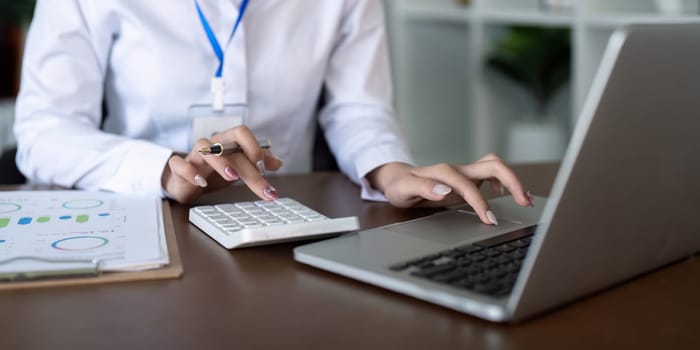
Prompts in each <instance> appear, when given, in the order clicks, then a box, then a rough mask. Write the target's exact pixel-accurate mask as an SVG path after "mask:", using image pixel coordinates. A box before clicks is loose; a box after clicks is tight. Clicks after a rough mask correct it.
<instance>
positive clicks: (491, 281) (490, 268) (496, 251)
mask: <svg viewBox="0 0 700 350" xmlns="http://www.w3.org/2000/svg"><path fill="white" fill-rule="evenodd" d="M535 227H536V226H530V227H526V228H523V229H520V230H517V231H513V232H509V233H506V234H504V235H500V236H497V237H493V238H489V239H486V240H483V241H479V242H475V243H472V244H468V245H464V246H460V247H457V248H454V249H449V250H445V251H441V252H438V253H435V254H430V255H427V256H423V257H420V258H417V259H412V260H409V261H404V262H400V263H398V264H394V265H391V266H389V269H391V270H393V271H397V272H398V271H408V273H410V275H412V276H415V277H419V278H425V279H428V280H431V281H433V282H437V283H441V284H446V285H450V286H453V287H457V288H461V289H467V290H470V291H473V292H477V293H481V294H486V295H490V296H494V297H502V296H506V295H508V294H510V292H511V291H512V290H513V286H514V285H515V280H516V278H517V277H518V272H520V267H521V265H522V262H523V259H525V255H526V254H527V251H528V248H529V247H530V241H531V239H532V238H531V237H532V234H533V233H534V232H535Z"/></svg>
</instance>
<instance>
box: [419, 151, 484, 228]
mask: <svg viewBox="0 0 700 350" xmlns="http://www.w3.org/2000/svg"><path fill="white" fill-rule="evenodd" d="M412 173H413V174H414V175H416V176H420V177H424V178H430V179H434V180H437V181H439V182H442V183H444V184H445V185H447V186H450V187H451V188H452V189H453V190H454V191H456V192H457V193H458V194H459V195H460V196H462V198H464V200H465V201H466V202H467V203H469V205H471V207H472V208H474V211H475V212H476V214H477V215H479V218H480V219H481V221H482V222H483V223H485V224H498V221H497V220H496V219H495V215H494V214H493V213H492V212H491V210H490V209H489V206H488V203H487V202H486V200H485V199H484V197H483V196H482V195H481V192H479V189H478V188H477V187H476V186H475V185H474V183H473V182H472V181H470V180H469V179H468V178H466V177H465V176H464V175H463V174H461V173H460V172H459V171H457V170H456V169H455V168H454V167H452V166H451V165H449V164H437V165H433V166H428V167H423V168H416V169H413V170H412Z"/></svg>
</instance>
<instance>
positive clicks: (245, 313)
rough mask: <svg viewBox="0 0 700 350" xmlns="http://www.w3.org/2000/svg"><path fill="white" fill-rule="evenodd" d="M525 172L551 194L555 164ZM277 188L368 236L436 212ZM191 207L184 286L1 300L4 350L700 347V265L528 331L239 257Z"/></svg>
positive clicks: (183, 232)
mask: <svg viewBox="0 0 700 350" xmlns="http://www.w3.org/2000/svg"><path fill="white" fill-rule="evenodd" d="M516 171H517V172H518V174H519V175H520V177H521V179H522V180H523V181H524V182H525V183H526V185H527V187H528V188H530V189H532V190H533V192H534V193H535V194H540V195H546V194H547V193H548V191H549V187H550V185H551V182H552V179H553V176H554V174H555V171H556V166H553V165H541V166H533V165H530V166H520V167H516ZM271 181H272V182H273V183H274V185H275V186H276V187H277V188H278V190H279V192H280V193H281V194H282V195H284V196H288V197H293V198H297V199H299V200H301V201H302V202H304V203H306V204H307V205H309V206H311V207H314V208H317V209H319V210H320V211H322V212H324V213H325V214H327V215H329V216H345V215H358V216H359V217H360V221H361V225H362V227H364V228H368V227H373V226H377V225H382V224H388V223H391V222H395V221H398V220H406V219H409V218H412V217H416V216H419V215H424V214H426V213H428V212H429V211H428V210H417V209H411V210H400V209H395V208H391V207H389V206H388V205H386V204H382V203H371V202H363V201H361V200H360V199H359V190H358V188H356V187H355V186H353V185H352V184H351V183H349V182H348V181H347V180H346V179H345V178H344V177H342V176H341V175H338V174H332V173H319V174H313V175H298V176H287V177H279V178H272V180H271ZM609 185H610V186H614V184H609ZM234 194H235V196H234ZM226 198H231V199H233V198H236V200H242V199H244V198H245V199H247V198H252V197H251V196H250V195H249V194H248V193H247V191H246V190H245V189H244V188H240V187H234V188H231V189H230V190H226V193H218V194H216V195H215V196H211V197H209V198H205V199H203V200H204V201H205V202H206V201H216V200H222V199H226ZM187 209H188V208H187V207H184V206H179V205H174V206H173V207H172V211H173V216H174V224H175V229H176V235H177V239H178V244H179V249H180V254H181V256H182V260H183V264H184V269H185V274H184V277H183V278H182V279H179V280H166V281H147V282H130V283H117V284H108V285H99V286H79V287H61V288H49V289H35V290H24V291H9V292H0V349H8V350H9V349H18V348H23V349H24V348H26V349H47V348H62V349H63V348H73V349H77V348H81V349H93V348H100V349H107V348H113V349H130V348H139V349H141V348H153V349H166V348H177V349H191V348H198V349H223V348H233V347H236V348H240V349H251V348H290V349H293V348H303V349H330V348H338V347H341V348H353V349H365V348H387V349H400V348H401V349H408V348H419V349H448V348H460V349H521V348H528V349H541V348H555V349H598V348H624V349H632V348H643V349H647V348H648V349H699V348H700V331H698V330H700V261H698V259H689V260H685V261H683V262H680V263H677V264H674V265H672V266H669V267H666V268H664V269H662V270H660V271H658V272H655V273H652V274H649V275H646V276H643V277H641V278H637V279H635V280H633V281H631V282H629V283H625V284H622V285H620V286H618V287H616V288H614V289H611V290H608V291H605V292H602V293H599V294H597V295H594V296H592V297H589V298H586V299H584V300H581V301H578V302H576V303H573V304H570V305H568V306H565V307H563V308H560V309H557V310H555V311H553V312H550V313H547V314H545V315H543V316H540V317H538V318H535V319H533V320H531V321H528V322H525V323H522V324H515V325H507V324H506V325H504V324H492V323H488V322H484V321H481V320H478V319H476V318H473V317H470V316H467V315H463V314H460V313H457V312H454V311H450V310H447V309H444V308H441V307H439V306H435V305H432V304H428V303H425V302H422V301H419V300H415V299H412V298H410V297H406V296H403V295H399V294H395V293H392V292H389V291H386V290H383V289H379V288H376V287H373V286H370V285H366V284H363V283H360V282H355V281H353V280H350V279H345V278H343V277H339V276H335V275H333V274H330V273H327V272H324V271H320V270H316V269H313V268H311V267H307V266H304V265H301V264H299V263H296V262H295V261H294V260H293V258H292V248H293V247H294V246H296V245H298V244H299V243H294V244H282V245H276V246H267V247H258V248H249V249H243V250H237V251H227V250H225V249H223V248H221V247H220V246H219V245H218V244H217V243H216V242H214V241H213V240H211V239H209V238H208V237H207V236H205V235H204V234H202V233H201V232H200V231H198V230H197V229H196V228H194V227H192V226H190V225H189V224H188V221H187Z"/></svg>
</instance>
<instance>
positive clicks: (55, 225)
mask: <svg viewBox="0 0 700 350" xmlns="http://www.w3.org/2000/svg"><path fill="white" fill-rule="evenodd" d="M168 263H169V258H168V250H167V242H166V240H165V230H164V225H163V212H162V207H161V199H160V198H154V197H146V196H138V195H125V194H116V193H110V192H89V191H7V192H0V277H2V278H10V279H16V278H17V277H23V276H26V277H27V278H33V277H36V276H39V277H43V276H53V275H58V276H60V275H61V274H64V273H65V274H71V273H79V272H80V271H81V269H82V270H85V271H87V270H89V269H91V268H92V269H96V271H99V272H104V271H136V270H146V269H153V268H158V267H162V266H165V265H167V264H168Z"/></svg>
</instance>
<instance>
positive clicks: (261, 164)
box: [255, 160, 265, 176]
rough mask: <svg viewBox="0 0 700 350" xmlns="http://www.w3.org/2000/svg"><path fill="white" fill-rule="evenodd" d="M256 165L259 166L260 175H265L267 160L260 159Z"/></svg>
mask: <svg viewBox="0 0 700 350" xmlns="http://www.w3.org/2000/svg"><path fill="white" fill-rule="evenodd" d="M255 166H256V167H257V168H258V172H259V173H260V176H263V175H265V162H264V161H263V160H259V161H258V162H257V163H255Z"/></svg>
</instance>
